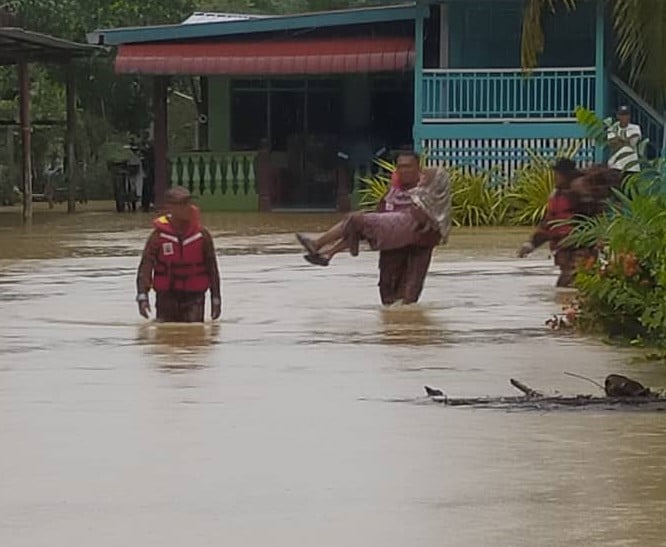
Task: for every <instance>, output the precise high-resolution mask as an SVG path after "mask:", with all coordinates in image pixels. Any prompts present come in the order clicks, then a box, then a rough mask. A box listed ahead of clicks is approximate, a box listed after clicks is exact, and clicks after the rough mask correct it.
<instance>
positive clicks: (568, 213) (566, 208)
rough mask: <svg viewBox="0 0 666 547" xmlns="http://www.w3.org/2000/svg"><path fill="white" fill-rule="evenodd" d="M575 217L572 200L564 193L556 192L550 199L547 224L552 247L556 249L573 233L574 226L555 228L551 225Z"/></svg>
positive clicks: (567, 225)
mask: <svg viewBox="0 0 666 547" xmlns="http://www.w3.org/2000/svg"><path fill="white" fill-rule="evenodd" d="M573 216H574V211H573V204H572V202H571V199H570V198H569V197H568V196H567V195H566V194H564V193H563V192H559V191H555V192H553V193H552V194H551V196H550V197H549V198H548V210H547V212H546V218H545V219H544V220H545V224H546V230H547V231H548V235H549V238H548V239H549V240H550V247H551V249H553V250H554V249H555V248H556V247H557V245H558V243H559V242H560V241H562V240H563V239H564V238H565V237H566V236H568V235H569V233H571V230H572V226H571V225H570V224H565V225H563V226H553V225H552V224H551V223H553V222H556V221H561V220H568V219H570V218H572V217H573Z"/></svg>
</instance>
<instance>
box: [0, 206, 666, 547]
mask: <svg viewBox="0 0 666 547" xmlns="http://www.w3.org/2000/svg"><path fill="white" fill-rule="evenodd" d="M333 218H334V217H332V216H313V215H265V216H255V215H222V214H219V215H208V216H205V217H204V220H205V222H206V223H207V224H208V225H209V226H210V228H211V231H212V232H213V233H214V235H215V241H216V244H217V247H218V252H219V255H220V266H221V270H222V272H223V291H224V315H223V319H222V320H221V321H220V322H219V323H217V324H212V323H210V322H207V323H206V324H204V325H199V326H182V325H171V326H169V325H160V326H157V325H155V324H153V323H150V322H146V321H145V320H143V319H141V318H140V317H139V316H138V314H137V312H136V305H135V303H134V301H133V298H134V295H135V288H134V280H135V268H136V266H137V263H138V255H139V254H140V250H141V247H142V244H143V242H144V240H145V238H146V237H147V235H148V230H149V225H150V217H149V216H146V215H142V214H136V215H128V214H126V215H117V214H114V213H103V212H102V213H80V214H77V215H75V216H70V217H67V216H65V215H62V214H59V213H42V214H40V215H38V217H37V218H36V219H35V221H34V224H33V226H32V228H31V229H30V230H29V231H23V230H21V229H19V228H17V217H16V216H15V215H13V214H9V213H0V314H1V317H2V324H1V326H0V545H2V546H3V547H23V546H30V547H33V546H35V547H37V546H39V547H41V546H44V545H53V546H61V545H62V546H70V545H71V546H96V547H102V546H114V547H115V546H119V545H131V546H141V547H144V546H153V545H154V546H160V547H172V546H173V547H175V546H183V545H188V546H208V545H233V546H257V545H266V546H290V547H292V546H301V545H302V546H318V547H319V546H325V547H328V546H331V547H333V546H335V547H338V546H345V547H348V546H386V547H390V546H431V545H445V546H474V547H476V546H501V547H504V546H506V547H528V546H529V547H532V546H542V545H543V546H560V545H562V546H565V545H566V546H574V545H575V546H578V545H580V546H583V545H584V546H632V545H636V546H653V545H654V546H657V545H665V544H666V520H665V519H664V518H663V515H664V511H665V510H666V477H665V474H664V472H663V469H664V465H665V463H666V435H665V434H664V433H665V431H664V429H665V425H666V418H665V417H664V416H663V415H661V414H657V413H646V412H626V413H625V412H620V411H613V412H610V411H596V410H595V411H565V412H534V411H530V412H527V411H513V412H507V411H497V410H473V409H460V408H457V409H453V408H445V407H443V406H438V405H436V404H429V403H427V402H426V401H424V400H423V397H422V395H423V386H424V385H426V384H427V385H430V386H433V387H438V388H440V389H442V390H444V391H445V392H446V393H447V394H448V395H449V396H464V395H469V396H482V395H503V394H512V393H513V388H511V387H510V385H509V382H508V381H509V378H512V377H513V378H519V379H521V380H522V381H524V382H525V383H527V384H529V385H531V386H533V387H535V388H537V389H543V390H546V391H555V390H558V391H560V392H563V393H581V392H583V393H596V392H597V390H596V388H595V387H594V386H592V385H590V384H587V383H585V382H582V381H581V380H578V379H575V378H571V377H568V376H565V375H564V374H563V372H565V371H571V372H576V373H579V374H583V375H586V376H589V377H592V378H595V379H597V380H603V378H604V376H605V375H606V374H608V373H610V372H616V373H623V374H627V375H630V376H632V377H634V378H636V379H638V380H639V381H642V382H644V383H645V384H648V385H650V386H654V387H663V386H666V367H664V365H663V364H662V363H654V362H647V361H645V360H636V359H635V357H636V356H635V354H634V353H632V352H631V351H629V350H619V349H617V348H613V347H609V346H606V345H604V344H602V343H601V342H598V341H595V340H591V339H585V338H579V337H575V336H572V335H569V334H563V333H553V332H551V331H549V330H548V329H547V328H546V327H545V326H544V320H545V319H546V318H548V316H549V315H551V314H552V313H554V312H557V311H559V309H560V307H561V302H562V301H563V296H562V295H561V294H559V295H558V294H557V293H556V291H555V290H554V288H553V285H554V282H555V270H554V269H553V267H552V265H551V263H550V262H549V260H548V257H547V254H546V253H545V252H541V253H539V254H535V255H534V256H533V257H531V258H529V259H527V260H524V261H520V260H517V259H515V258H514V252H515V249H516V248H517V247H518V245H519V243H520V242H521V241H522V240H523V237H524V235H525V232H524V231H522V230H513V231H497V230H495V231H488V230H482V231H457V232H455V234H454V236H453V238H452V241H451V244H450V245H449V246H447V247H446V248H441V249H438V250H437V252H436V255H435V257H434V261H433V264H432V268H431V275H430V277H429V278H428V280H427V284H426V289H425V291H424V294H423V298H422V303H421V304H420V305H418V306H415V307H408V308H397V309H388V310H385V309H382V308H381V307H380V306H379V305H378V295H377V291H376V277H377V267H376V263H377V256H376V255H375V254H373V253H370V252H366V253H362V254H361V256H359V257H358V258H356V259H354V258H351V257H347V256H344V257H340V259H339V260H338V261H337V262H335V263H334V264H332V265H331V267H330V268H327V269H326V268H316V267H313V266H310V265H309V264H307V263H305V262H304V261H303V260H302V258H301V256H300V253H299V249H298V247H297V246H296V245H295V244H294V241H293V235H292V233H293V231H294V230H296V229H302V230H306V231H311V230H312V231H314V230H318V229H321V228H323V227H324V226H326V225H328V224H329V223H330V222H331V221H332V219H333Z"/></svg>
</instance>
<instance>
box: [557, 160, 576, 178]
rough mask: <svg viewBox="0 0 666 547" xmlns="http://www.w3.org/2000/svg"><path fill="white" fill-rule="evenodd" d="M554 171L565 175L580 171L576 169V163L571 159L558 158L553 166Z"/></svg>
mask: <svg viewBox="0 0 666 547" xmlns="http://www.w3.org/2000/svg"><path fill="white" fill-rule="evenodd" d="M553 171H555V172H556V173H561V174H563V175H569V174H570V173H574V172H576V171H578V169H577V168H576V162H574V161H573V160H570V159H569V158H557V160H556V161H555V164H554V165H553Z"/></svg>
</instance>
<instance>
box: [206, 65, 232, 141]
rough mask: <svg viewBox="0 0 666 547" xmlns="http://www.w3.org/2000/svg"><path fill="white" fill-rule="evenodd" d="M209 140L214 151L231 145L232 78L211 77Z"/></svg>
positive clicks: (209, 86) (209, 85)
mask: <svg viewBox="0 0 666 547" xmlns="http://www.w3.org/2000/svg"><path fill="white" fill-rule="evenodd" d="M208 97H209V99H208V102H209V104H208V142H209V145H210V149H211V150H212V151H213V152H228V151H229V150H230V147H231V79H230V78H229V77H227V76H215V77H211V78H210V80H209V84H208Z"/></svg>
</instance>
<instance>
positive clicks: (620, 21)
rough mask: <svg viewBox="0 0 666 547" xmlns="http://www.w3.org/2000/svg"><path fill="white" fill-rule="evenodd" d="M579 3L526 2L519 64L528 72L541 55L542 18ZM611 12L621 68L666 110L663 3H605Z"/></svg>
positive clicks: (665, 6) (665, 7) (616, 0)
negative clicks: (547, 13) (548, 12)
mask: <svg viewBox="0 0 666 547" xmlns="http://www.w3.org/2000/svg"><path fill="white" fill-rule="evenodd" d="M581 1H582V0H525V8H524V13H523V33H522V42H521V63H522V65H523V68H525V69H527V70H529V69H532V68H534V67H536V66H537V65H538V60H539V55H540V54H541V53H542V52H543V47H544V35H543V28H542V17H543V15H544V14H545V13H546V12H547V11H550V12H551V13H552V12H555V10H557V9H566V10H569V11H572V10H575V9H576V5H577V4H578V3H580V2H581ZM605 1H606V2H607V3H608V4H609V5H610V8H611V14H612V19H613V28H614V31H615V37H616V49H617V54H618V58H619V60H620V63H621V65H622V66H623V67H624V68H625V69H627V71H628V73H629V79H630V83H631V84H632V85H636V86H637V87H638V88H639V89H640V90H641V91H642V92H643V93H644V94H645V95H646V96H647V97H648V98H649V99H650V100H651V101H652V102H653V103H655V105H656V106H657V107H658V108H659V109H664V107H665V106H666V70H665V69H664V67H665V66H666V2H665V1H664V0H605Z"/></svg>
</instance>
